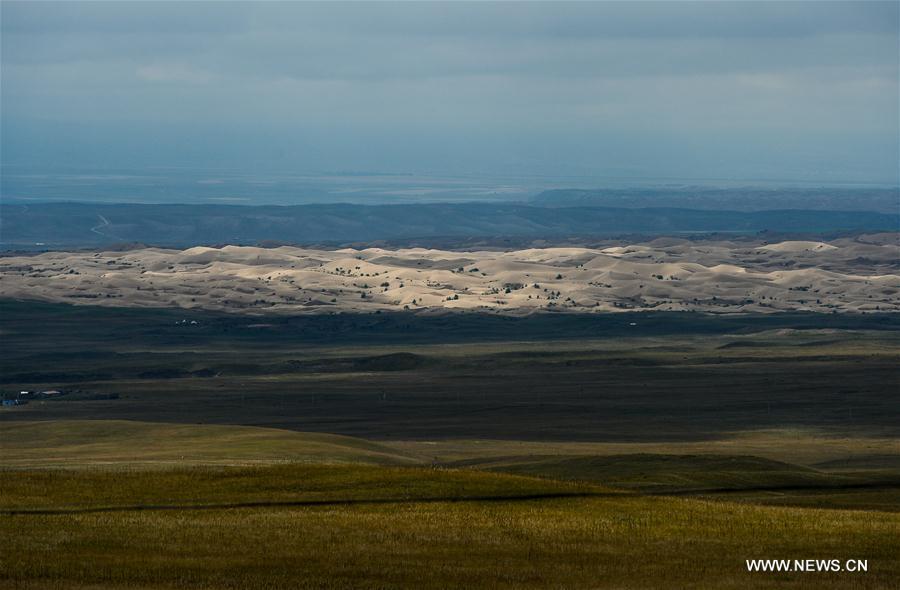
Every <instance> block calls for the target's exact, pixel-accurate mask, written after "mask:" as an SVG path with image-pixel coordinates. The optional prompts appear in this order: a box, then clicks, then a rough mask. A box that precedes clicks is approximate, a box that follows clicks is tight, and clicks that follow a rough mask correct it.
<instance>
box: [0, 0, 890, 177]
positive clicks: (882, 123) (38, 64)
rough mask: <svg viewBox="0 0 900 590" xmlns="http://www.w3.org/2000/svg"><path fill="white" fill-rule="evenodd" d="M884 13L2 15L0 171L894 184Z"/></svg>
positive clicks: (441, 8) (559, 8) (474, 8)
mask: <svg viewBox="0 0 900 590" xmlns="http://www.w3.org/2000/svg"><path fill="white" fill-rule="evenodd" d="M898 6H900V4H898V3H897V2H866V1H856V2H815V1H802V2H696V3H694V2H596V3H585V2H580V3H567V2H530V3H517V2H500V3H466V2H451V3H434V2H429V3H425V2H422V3H381V2H363V3H339V2H328V3H299V2H277V3H276V2H247V3H244V2H212V1H210V2H179V3H173V2H152V3H144V2H77V1H76V2H62V3H56V2H40V1H38V2H34V1H32V2H12V1H7V0H3V1H2V4H0V10H2V25H0V26H2V29H0V32H2V72H0V74H2V80H0V81H2V97H0V98H2V105H0V108H2V113H0V114H2V128H0V132H2V137H0V139H2V145H0V147H2V153H0V158H2V164H3V166H5V167H14V166H29V167H35V168H38V169H41V168H47V169H50V168H65V169H75V170H77V169H116V168H147V169H150V168H157V167H176V168H204V169H205V168H209V169H228V170H238V171H248V172H264V171H267V170H271V171H295V172H322V171H335V170H341V171H378V172H401V173H416V174H438V173H439V174H460V175H463V174H487V175H490V174H497V175H538V176H540V175H547V176H597V177H605V176H606V177H629V178H646V179H653V178H706V179H709V178H722V179H774V180H778V179H784V180H802V181H814V182H819V181H821V182H841V181H850V182H875V183H891V184H896V183H897V182H898V161H900V153H898V149H900V148H898V137H900V130H898V104H900V97H898V70H900V67H898V59H900V58H898V22H900V16H898Z"/></svg>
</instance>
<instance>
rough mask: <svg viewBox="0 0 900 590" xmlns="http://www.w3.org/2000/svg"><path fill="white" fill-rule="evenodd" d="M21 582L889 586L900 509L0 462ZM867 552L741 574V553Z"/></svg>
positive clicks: (437, 480) (2, 575)
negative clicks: (849, 564) (842, 565)
mask: <svg viewBox="0 0 900 590" xmlns="http://www.w3.org/2000/svg"><path fill="white" fill-rule="evenodd" d="M4 481H5V484H4V491H5V492H4V494H3V498H2V500H0V510H2V513H0V531H2V535H3V538H4V540H5V541H6V542H5V544H4V545H5V547H7V548H14V550H4V551H3V553H2V562H0V585H2V586H3V587H10V588H13V587H16V588H242V589H244V588H246V589H252V588H276V587H310V588H313V587H315V588H323V587H324V588H345V587H354V588H386V587H417V588H472V587H502V588H539V587H541V588H543V587H557V588H572V587H585V588H587V587H607V588H672V587H682V588H683V587H696V588H766V587H772V586H773V585H776V584H778V585H779V586H786V587H796V588H811V587H818V588H888V587H891V584H893V582H895V581H896V579H897V576H898V575H900V559H898V558H897V555H898V554H900V552H898V538H900V534H898V533H900V515H897V514H891V513H883V512H872V511H868V512H867V511H846V510H813V509H796V508H772V507H760V506H754V505H744V504H734V503H723V502H709V501H704V500H696V499H683V498H670V497H647V496H641V495H635V494H628V493H623V492H618V491H614V490H610V489H608V488H603V487H600V486H595V485H588V484H573V483H566V482H558V481H550V480H544V479H534V478H527V477H517V476H511V475H502V474H490V473H483V472H476V471H468V470H466V471H458V470H441V469H423V468H390V467H371V466H359V465H331V466H322V465H312V466H310V465H307V466H302V465H282V466H270V467H252V468H248V467H244V468H226V467H219V468H199V469H198V468H192V469H190V470H188V471H184V470H180V469H173V470H166V471H158V470H153V471H146V470H143V471H130V472H121V471H115V472H109V471H103V470H101V471H97V470H88V471H62V472H60V471H49V472H48V471H37V472H34V471H24V472H21V471H20V472H16V474H15V477H10V474H9V473H8V472H6V473H4ZM810 555H812V556H814V557H828V558H832V557H834V558H839V559H850V558H863V559H868V560H869V564H870V566H869V571H868V572H867V573H865V574H850V573H829V574H761V573H755V574H751V573H748V572H746V570H745V565H744V560H745V559H753V558H766V557H785V558H806V557H808V556H810Z"/></svg>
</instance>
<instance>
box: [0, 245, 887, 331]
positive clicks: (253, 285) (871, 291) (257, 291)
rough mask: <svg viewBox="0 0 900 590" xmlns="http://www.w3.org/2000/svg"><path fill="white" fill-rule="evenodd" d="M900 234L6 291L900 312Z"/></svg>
mask: <svg viewBox="0 0 900 590" xmlns="http://www.w3.org/2000/svg"><path fill="white" fill-rule="evenodd" d="M898 236H900V234H878V235H872V236H858V237H855V238H845V239H839V240H834V241H831V242H827V243H826V242H813V241H787V242H780V243H772V244H767V243H765V242H761V241H760V242H756V243H751V242H746V241H741V242H727V241H722V242H715V241H689V240H681V239H674V238H660V239H656V240H653V241H650V242H645V243H628V244H621V245H616V246H611V247H606V248H602V249H588V248H537V249H527V250H515V251H509V252H495V251H477V252H458V251H443V250H426V249H419V248H416V249H402V250H384V249H379V248H368V249H364V250H353V249H344V250H313V249H303V248H295V247H280V248H256V247H240V246H225V247H222V248H207V247H195V248H190V249H188V250H166V249H157V248H147V249H142V250H131V251H126V252H99V253H98V252H47V253H42V254H38V255H29V256H8V257H3V258H0V297H13V298H20V299H38V300H44V301H56V302H69V303H77V304H90V305H109V306H145V307H164V306H177V307H183V308H203V309H215V310H228V311H244V312H252V313H261V312H273V313H279V312H280V313H298V312H299V313H303V312H306V313H330V312H336V311H361V312H366V311H367V312H373V311H377V310H395V311H396V310H402V309H410V310H423V309H439V308H443V309H453V310H480V311H496V312H500V313H529V312H534V311H539V310H544V311H546V310H565V311H578V312H587V311H598V312H607V311H627V310H647V309H656V310H667V311H669V310H671V311H678V310H700V311H710V312H719V313H737V312H773V311H784V310H792V311H797V310H807V311H815V312H824V313H832V312H861V311H868V312H874V311H900V256H898V252H900V250H898Z"/></svg>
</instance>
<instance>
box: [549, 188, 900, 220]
mask: <svg viewBox="0 0 900 590" xmlns="http://www.w3.org/2000/svg"><path fill="white" fill-rule="evenodd" d="M531 202H532V203H533V204H535V205H538V206H542V207H627V208H647V207H677V208H685V209H701V210H726V211H767V210H777V209H804V210H813V211H874V212H878V213H887V214H893V215H897V214H900V188H897V187H893V188H856V187H854V188H835V187H829V188H759V187H746V188H715V187H702V186H699V187H666V188H612V189H554V190H547V191H543V192H542V193H540V194H538V195H536V196H535V197H534V198H533V199H532V201H531Z"/></svg>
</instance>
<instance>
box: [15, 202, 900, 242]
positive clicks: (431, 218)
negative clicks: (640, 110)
mask: <svg viewBox="0 0 900 590" xmlns="http://www.w3.org/2000/svg"><path fill="white" fill-rule="evenodd" d="M898 228H900V215H898V214H893V215H891V214H886V213H878V212H866V211H856V212H851V211H810V210H778V211H750V212H746V211H722V210H697V209H679V208H662V207H654V208H638V209H635V208H622V207H539V206H534V205H527V204H491V203H456V204H408V205H369V206H366V205H351V204H333V205H297V206H240V205H164V204H148V205H135V204H88V203H43V204H31V205H21V204H3V205H0V244H2V246H3V247H4V248H7V249H9V248H23V247H35V246H38V247H44V246H46V247H59V246H66V247H73V246H78V247H81V246H86V247H93V246H101V245H109V244H114V243H123V242H141V243H145V244H154V245H165V246H189V245H196V244H217V243H218V244H222V243H230V244H251V243H259V242H261V241H267V240H269V241H282V242H287V243H297V244H304V243H342V242H354V241H356V242H363V241H373V240H388V239H401V238H418V237H443V236H459V237H473V236H514V237H522V236H528V237H532V236H533V237H561V236H571V235H582V236H615V235H622V234H629V233H637V234H687V233H709V232H730V233H755V232H759V231H764V230H768V231H777V232H801V233H802V232H829V231H844V230H865V231H880V230H884V231H896V230H897V229H898Z"/></svg>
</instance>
